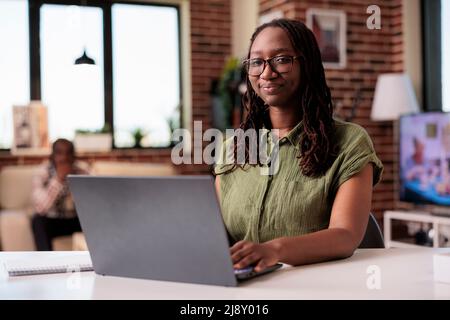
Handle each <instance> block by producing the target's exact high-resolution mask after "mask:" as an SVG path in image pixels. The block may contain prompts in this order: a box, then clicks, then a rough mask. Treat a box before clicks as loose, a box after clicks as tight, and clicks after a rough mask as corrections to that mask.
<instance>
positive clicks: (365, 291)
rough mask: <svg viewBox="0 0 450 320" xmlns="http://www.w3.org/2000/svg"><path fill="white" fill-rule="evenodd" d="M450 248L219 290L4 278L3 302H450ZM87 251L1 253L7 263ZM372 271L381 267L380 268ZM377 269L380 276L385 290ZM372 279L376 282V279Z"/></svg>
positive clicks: (343, 263)
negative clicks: (437, 266) (448, 261)
mask: <svg viewBox="0 0 450 320" xmlns="http://www.w3.org/2000/svg"><path fill="white" fill-rule="evenodd" d="M439 252H450V248H447V249H431V248H417V249H416V248H414V249H362V250H357V251H356V252H355V254H354V255H353V256H352V257H350V258H348V259H344V260H338V261H331V262H326V263H320V264H314V265H308V266H300V267H291V266H283V268H281V269H279V270H277V271H276V272H273V273H270V274H267V275H264V276H260V277H257V278H254V279H252V280H249V281H247V282H244V283H242V284H240V286H239V287H236V288H230V287H218V286H207V285H197V284H185V283H175V282H164V281H153V280H138V279H129V278H119V277H110V276H99V275H96V274H95V273H94V272H82V273H81V274H78V275H76V274H67V273H66V274H51V275H35V276H21V277H10V278H5V277H4V278H2V279H0V299H173V300H178V299H183V300H184V299H185V300H196V299H212V300H215V299H223V300H233V299H251V300H258V299H286V300H288V299H450V284H446V283H438V282H435V281H434V280H433V255H434V254H435V253H439ZM77 254H86V252H0V262H1V261H2V260H5V259H18V258H27V257H28V258H31V257H42V259H45V258H48V257H54V256H62V255H77ZM371 266H376V267H375V268H373V267H371ZM373 270H378V271H379V274H380V278H379V279H380V286H381V288H380V289H369V288H368V285H367V283H368V282H369V284H370V283H374V282H371V281H370V280H371V279H372V280H373V277H374V276H375V274H374V273H371V272H373ZM371 277H372V278H371Z"/></svg>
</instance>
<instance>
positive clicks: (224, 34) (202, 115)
mask: <svg viewBox="0 0 450 320" xmlns="http://www.w3.org/2000/svg"><path fill="white" fill-rule="evenodd" d="M190 19H191V20H190V24H191V65H192V70H191V74H192V118H193V119H192V120H193V121H196V120H201V121H202V122H203V130H206V129H208V128H209V127H210V126H211V99H210V95H209V90H210V86H211V81H212V79H214V78H218V77H220V74H221V71H222V68H223V65H224V62H225V61H226V59H227V58H228V56H229V55H230V53H231V1H229V0H191V1H190ZM170 152H171V150H170V149H161V150H156V149H155V150H145V151H136V150H131V151H130V150H129V151H117V152H113V153H112V154H109V155H98V154H96V155H85V156H82V157H81V159H82V160H86V161H89V162H92V161H95V160H97V159H99V160H114V161H137V162H170ZM44 158H46V157H29V156H28V157H25V156H19V157H12V156H10V155H9V153H4V154H1V153H0V169H1V167H2V166H4V165H14V164H34V163H40V162H41V161H42V160H43V159H44ZM180 170H181V172H182V173H208V172H209V166H207V165H185V166H182V167H180Z"/></svg>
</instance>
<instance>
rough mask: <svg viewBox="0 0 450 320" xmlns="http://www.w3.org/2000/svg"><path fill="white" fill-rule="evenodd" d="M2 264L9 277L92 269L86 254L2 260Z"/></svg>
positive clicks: (89, 258)
mask: <svg viewBox="0 0 450 320" xmlns="http://www.w3.org/2000/svg"><path fill="white" fill-rule="evenodd" d="M2 264H3V266H2V267H3V269H4V271H5V272H6V274H7V275H8V276H10V277H14V276H29V275H34V274H49V273H65V272H78V271H93V270H94V268H93V266H92V262H91V257H90V256H89V255H88V254H87V255H77V256H67V257H54V258H45V259H42V258H41V259H37V258H28V259H14V260H13V259H11V260H6V261H3V263H2Z"/></svg>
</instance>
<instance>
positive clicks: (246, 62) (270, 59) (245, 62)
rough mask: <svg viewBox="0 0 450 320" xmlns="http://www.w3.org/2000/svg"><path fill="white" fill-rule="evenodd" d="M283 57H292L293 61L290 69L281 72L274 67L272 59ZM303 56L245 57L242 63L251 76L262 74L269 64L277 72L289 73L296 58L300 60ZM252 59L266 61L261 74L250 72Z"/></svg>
mask: <svg viewBox="0 0 450 320" xmlns="http://www.w3.org/2000/svg"><path fill="white" fill-rule="evenodd" d="M282 57H283V58H290V59H291V63H290V65H291V68H290V70H289V71H284V72H279V71H278V70H277V69H275V68H274V66H273V64H272V61H273V60H274V59H276V58H282ZM301 57H302V56H291V55H278V56H275V57H272V58H268V59H262V58H252V59H245V60H244V61H242V65H243V67H244V70H245V72H246V73H247V74H248V75H249V76H252V77H259V76H260V75H262V74H263V72H264V70H266V66H267V64H268V65H269V66H270V69H272V71H274V72H276V73H279V74H283V73H289V72H291V71H292V66H293V65H294V61H295V60H298V59H299V58H301ZM252 60H262V61H263V62H264V65H263V68H262V70H261V73H260V74H250V73H249V63H250V61H252Z"/></svg>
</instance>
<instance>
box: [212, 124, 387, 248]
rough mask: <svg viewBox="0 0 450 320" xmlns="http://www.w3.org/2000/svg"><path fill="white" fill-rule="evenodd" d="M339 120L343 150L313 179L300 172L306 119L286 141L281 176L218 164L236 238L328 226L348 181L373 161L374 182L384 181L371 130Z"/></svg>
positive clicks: (224, 211) (290, 233) (225, 214)
mask: <svg viewBox="0 0 450 320" xmlns="http://www.w3.org/2000/svg"><path fill="white" fill-rule="evenodd" d="M335 123H336V136H337V140H336V141H338V144H339V148H338V150H339V152H338V155H337V158H336V160H335V161H334V163H333V164H332V166H331V167H330V168H329V169H328V171H327V172H326V173H325V174H324V175H323V176H321V177H318V178H310V177H307V176H304V175H303V174H302V173H301V171H300V167H299V160H298V159H297V155H298V152H299V146H298V143H299V139H300V133H301V130H302V122H300V123H299V124H298V125H297V126H296V127H295V128H294V129H292V130H291V131H290V132H289V133H288V135H287V136H286V137H284V138H282V139H281V140H280V142H279V169H278V172H277V173H276V174H274V175H261V170H260V169H261V168H260V167H258V166H250V165H246V166H245V168H244V169H241V168H239V167H238V168H236V169H234V170H233V171H231V172H227V170H229V168H230V165H227V164H221V165H217V166H216V167H215V169H214V171H215V174H218V175H219V174H220V204H221V209H222V215H223V218H224V221H225V224H226V226H227V229H228V231H229V232H230V234H231V235H232V236H233V237H234V239H236V240H249V241H254V242H266V241H269V240H272V239H274V238H279V237H285V236H298V235H303V234H307V233H311V232H315V231H318V230H321V229H326V228H328V224H329V222H330V214H331V208H332V205H333V201H334V198H335V196H336V192H337V190H338V188H339V186H340V185H341V184H342V183H344V182H345V181H347V180H348V179H350V178H351V177H352V176H354V175H355V174H357V173H358V172H360V170H361V169H362V168H363V167H364V166H365V165H366V164H367V163H373V168H374V170H373V185H376V184H377V183H378V182H379V181H380V179H381V174H382V171H383V165H382V163H381V161H380V160H379V159H378V157H377V155H376V154H375V150H374V147H373V144H372V141H371V139H370V137H369V135H368V134H367V132H366V131H365V130H364V129H363V128H362V127H361V126H359V125H357V124H353V123H347V122H343V121H339V120H335ZM225 144H226V142H225ZM224 150H225V148H223V150H222V152H224Z"/></svg>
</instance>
